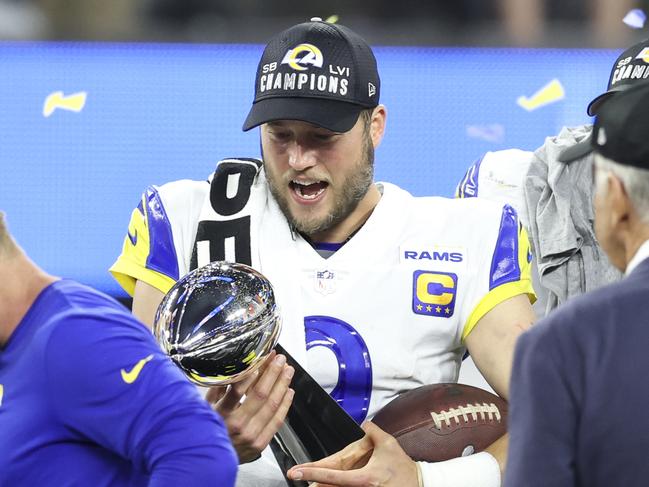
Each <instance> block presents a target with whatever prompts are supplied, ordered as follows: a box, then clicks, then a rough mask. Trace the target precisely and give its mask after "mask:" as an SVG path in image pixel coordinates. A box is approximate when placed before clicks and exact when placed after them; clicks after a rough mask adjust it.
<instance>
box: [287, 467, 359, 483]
mask: <svg viewBox="0 0 649 487" xmlns="http://www.w3.org/2000/svg"><path fill="white" fill-rule="evenodd" d="M287 475H288V478H289V479H291V480H306V481H309V482H318V485H321V484H326V485H329V484H331V485H341V486H343V485H344V486H349V487H355V486H363V485H371V484H370V479H369V477H368V475H367V474H366V473H365V472H364V471H363V470H348V471H344V470H333V469H329V468H316V467H299V468H297V467H293V468H292V469H291V470H289V471H288V473H287Z"/></svg>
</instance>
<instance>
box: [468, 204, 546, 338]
mask: <svg viewBox="0 0 649 487" xmlns="http://www.w3.org/2000/svg"><path fill="white" fill-rule="evenodd" d="M519 294H527V295H528V296H529V298H530V301H531V302H532V303H534V301H536V294H535V293H534V288H533V287H532V253H531V251H530V243H529V239H528V237H527V231H526V230H525V227H523V225H521V223H520V222H519V220H518V215H517V214H516V210H514V208H512V207H511V206H509V205H505V206H504V207H503V211H502V217H501V221H500V228H499V230H498V238H497V239H496V246H495V248H494V252H493V257H492V260H491V267H490V272H489V292H488V293H487V295H486V296H485V297H484V298H482V300H481V301H480V302H479V303H478V305H477V306H476V307H475V308H474V309H473V311H472V312H471V315H470V316H469V319H468V320H467V322H466V324H465V325H464V329H463V331H462V339H463V340H464V339H465V338H466V337H467V336H468V335H469V333H471V330H473V328H474V327H475V325H476V324H477V323H478V321H480V318H482V317H483V316H484V315H485V314H487V313H488V312H489V311H490V310H492V309H493V308H494V307H495V306H496V305H497V304H499V303H502V302H503V301H505V300H506V299H509V298H511V297H514V296H517V295H519Z"/></svg>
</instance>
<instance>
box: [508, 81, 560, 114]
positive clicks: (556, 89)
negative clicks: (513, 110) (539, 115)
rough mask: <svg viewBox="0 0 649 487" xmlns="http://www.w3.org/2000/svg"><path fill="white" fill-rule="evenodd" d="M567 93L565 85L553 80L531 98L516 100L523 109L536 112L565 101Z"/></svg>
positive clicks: (522, 97)
mask: <svg viewBox="0 0 649 487" xmlns="http://www.w3.org/2000/svg"><path fill="white" fill-rule="evenodd" d="M565 96H566V93H565V91H564V89H563V85H562V84H561V82H560V81H559V80H558V79H556V78H555V79H553V80H552V81H550V82H549V83H548V84H546V85H545V86H543V87H541V88H540V89H539V90H538V91H537V92H536V93H534V94H533V95H532V96H530V97H529V98H528V97H527V96H524V95H523V96H519V97H518V98H517V99H516V103H517V104H518V106H520V107H521V108H524V109H525V110H527V111H528V112H531V111H532V110H536V109H538V108H541V107H543V106H545V105H549V104H550V103H554V102H557V101H559V100H563V98H565Z"/></svg>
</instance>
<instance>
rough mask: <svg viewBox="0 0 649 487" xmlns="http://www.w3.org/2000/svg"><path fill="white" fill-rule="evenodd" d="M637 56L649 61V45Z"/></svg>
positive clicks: (646, 61)
mask: <svg viewBox="0 0 649 487" xmlns="http://www.w3.org/2000/svg"><path fill="white" fill-rule="evenodd" d="M635 58H636V59H642V60H643V61H644V62H645V63H649V47H645V48H644V49H643V50H642V51H640V52H639V53H638V55H637V56H636V57H635Z"/></svg>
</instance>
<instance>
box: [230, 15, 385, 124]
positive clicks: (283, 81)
mask: <svg viewBox="0 0 649 487" xmlns="http://www.w3.org/2000/svg"><path fill="white" fill-rule="evenodd" d="M380 88H381V82H380V80H379V74H378V71H377V68H376V59H375V57H374V54H373V53H372V50H371V49H370V47H369V46H368V45H367V43H366V42H365V41H364V40H363V39H362V38H361V37H360V36H359V35H357V34H356V33H354V32H352V31H351V30H350V29H348V28H346V27H344V26H342V25H337V24H331V23H327V22H323V21H321V20H319V19H313V20H312V21H311V22H305V23H303V24H298V25H295V26H293V27H291V28H290V29H288V30H285V31H284V32H282V33H280V34H278V35H276V36H275V37H274V38H273V39H272V40H271V41H270V42H269V43H268V45H267V46H266V48H265V49H264V53H263V55H262V57H261V60H260V62H259V66H258V68H257V76H256V79H255V99H254V102H253V105H252V108H251V109H250V112H249V113H248V117H247V118H246V121H245V122H244V124H243V130H250V129H251V128H253V127H256V126H258V125H261V124H263V123H267V122H272V121H275V120H301V121H304V122H309V123H312V124H314V125H317V126H320V127H324V128H326V129H329V130H332V131H334V132H347V131H348V130H350V129H351V128H352V127H353V126H354V124H355V123H356V121H357V120H358V115H359V113H360V112H361V110H363V109H365V108H373V107H375V106H377V105H378V104H379V94H380Z"/></svg>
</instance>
